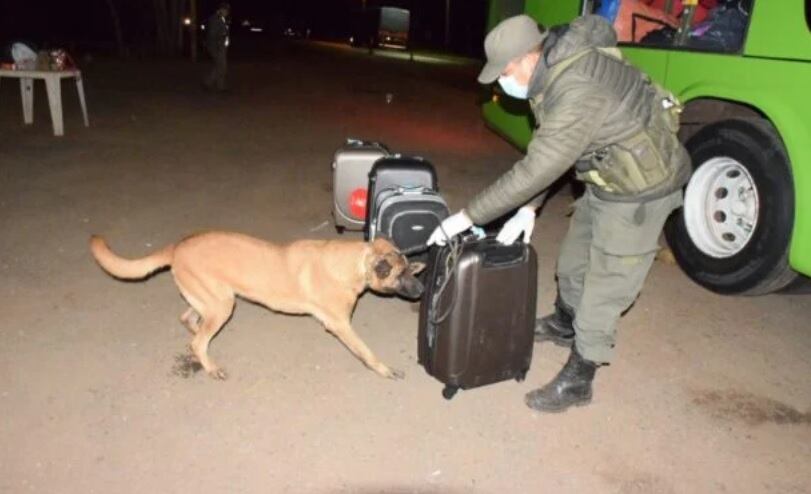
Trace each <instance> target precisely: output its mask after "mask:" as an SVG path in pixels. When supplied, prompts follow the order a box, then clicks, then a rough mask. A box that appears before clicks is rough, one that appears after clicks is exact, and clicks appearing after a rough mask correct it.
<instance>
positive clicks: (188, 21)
mask: <svg viewBox="0 0 811 494" xmlns="http://www.w3.org/2000/svg"><path fill="white" fill-rule="evenodd" d="M183 24H184V25H186V26H191V17H186V18H185V19H183Z"/></svg>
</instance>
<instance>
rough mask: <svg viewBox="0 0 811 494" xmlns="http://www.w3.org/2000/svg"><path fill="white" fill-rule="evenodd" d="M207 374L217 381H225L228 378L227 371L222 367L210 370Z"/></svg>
mask: <svg viewBox="0 0 811 494" xmlns="http://www.w3.org/2000/svg"><path fill="white" fill-rule="evenodd" d="M208 375H209V376H211V378H212V379H216V380H218V381H225V380H226V379H228V373H227V372H225V369H222V368H218V369H214V370H212V371H210V372H209V373H208Z"/></svg>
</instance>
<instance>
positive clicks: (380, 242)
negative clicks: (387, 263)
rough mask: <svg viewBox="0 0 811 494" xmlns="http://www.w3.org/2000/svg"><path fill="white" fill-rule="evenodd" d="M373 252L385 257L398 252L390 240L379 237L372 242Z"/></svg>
mask: <svg viewBox="0 0 811 494" xmlns="http://www.w3.org/2000/svg"><path fill="white" fill-rule="evenodd" d="M372 250H374V252H375V254H378V255H383V254H388V253H389V252H394V251H396V250H397V248H396V247H394V244H392V243H391V241H390V240H389V239H387V238H384V237H377V238H376V239H374V241H373V242H372Z"/></svg>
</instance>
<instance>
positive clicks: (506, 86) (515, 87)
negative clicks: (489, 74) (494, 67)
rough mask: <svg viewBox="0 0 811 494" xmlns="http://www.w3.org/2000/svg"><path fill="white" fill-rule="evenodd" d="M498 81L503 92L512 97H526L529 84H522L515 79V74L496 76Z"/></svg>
mask: <svg viewBox="0 0 811 494" xmlns="http://www.w3.org/2000/svg"><path fill="white" fill-rule="evenodd" d="M498 83H499V84H501V88H502V89H503V90H504V92H505V93H507V94H509V95H510V96H512V97H513V98H518V99H527V97H528V94H529V86H522V85H521V84H518V81H516V80H515V76H512V75H511V76H509V77H507V76H501V77H499V78H498Z"/></svg>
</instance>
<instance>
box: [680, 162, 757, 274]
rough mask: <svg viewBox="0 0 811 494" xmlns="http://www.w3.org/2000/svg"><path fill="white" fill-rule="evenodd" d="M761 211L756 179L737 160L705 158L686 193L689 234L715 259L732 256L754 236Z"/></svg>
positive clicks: (705, 252) (685, 212)
mask: <svg viewBox="0 0 811 494" xmlns="http://www.w3.org/2000/svg"><path fill="white" fill-rule="evenodd" d="M759 213H760V203H759V199H758V191H757V187H756V186H755V181H754V180H753V179H752V175H750V174H749V171H748V170H747V169H746V168H745V167H744V166H743V165H742V164H741V163H739V162H738V161H736V160H734V159H732V158H728V157H717V158H712V159H710V160H708V161H705V162H704V163H703V164H702V165H701V166H699V167H698V169H697V170H696V171H695V173H694V174H693V176H692V178H690V182H689V183H688V184H687V191H686V192H685V195H684V220H685V225H686V226H687V233H688V235H690V239H691V240H692V241H693V243H694V244H695V246H696V247H698V249H699V250H700V251H701V252H703V253H704V254H707V255H708V256H711V257H715V258H719V259H722V258H727V257H732V256H734V255H735V254H737V253H739V252H740V251H742V250H743V249H744V247H746V245H747V244H748V243H749V241H750V240H751V239H752V235H753V234H754V232H755V227H756V226H757V221H758V216H759Z"/></svg>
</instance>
